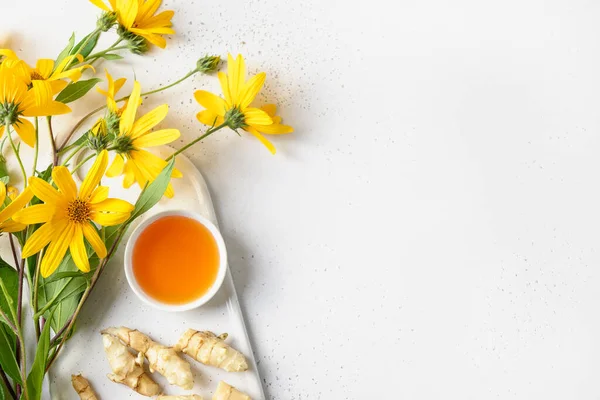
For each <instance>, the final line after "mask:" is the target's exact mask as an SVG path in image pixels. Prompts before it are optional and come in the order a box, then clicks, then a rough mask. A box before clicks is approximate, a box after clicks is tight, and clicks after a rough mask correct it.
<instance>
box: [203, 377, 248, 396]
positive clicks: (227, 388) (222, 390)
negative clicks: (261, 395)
mask: <svg viewBox="0 0 600 400" xmlns="http://www.w3.org/2000/svg"><path fill="white" fill-rule="evenodd" d="M212 400H252V399H251V398H250V396H248V395H247V394H245V393H242V392H240V391H239V390H237V389H236V388H234V387H233V386H231V385H228V384H227V383H225V382H223V381H221V382H219V385H218V386H217V391H216V392H215V394H214V395H213V398H212Z"/></svg>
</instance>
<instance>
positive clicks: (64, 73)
mask: <svg viewBox="0 0 600 400" xmlns="http://www.w3.org/2000/svg"><path fill="white" fill-rule="evenodd" d="M0 55H2V56H4V57H5V59H4V61H3V64H4V63H5V65H6V66H12V67H14V68H15V69H16V71H17V73H18V74H20V75H21V76H22V77H23V80H24V81H25V83H26V84H27V85H28V86H30V85H31V81H35V80H38V81H48V82H50V86H51V87H52V91H53V93H58V92H60V91H61V90H63V89H64V88H65V86H67V84H68V82H67V81H66V80H65V79H68V80H70V81H71V82H77V81H78V80H79V79H80V78H81V74H82V73H83V71H84V70H85V69H87V68H91V69H92V71H95V70H94V67H92V66H91V65H81V66H78V67H71V64H72V63H73V61H75V60H77V61H78V62H79V63H81V62H82V61H83V57H82V56H81V55H80V54H77V55H72V56H67V57H65V58H64V59H63V60H62V61H61V62H60V63H59V64H58V65H55V63H54V60H51V59H46V58H41V59H39V60H37V63H36V65H35V67H33V68H32V67H30V66H29V65H27V63H25V62H24V61H22V60H20V59H19V58H18V57H17V55H16V54H15V53H14V52H13V51H12V50H9V49H0Z"/></svg>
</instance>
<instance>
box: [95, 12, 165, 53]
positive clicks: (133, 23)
mask: <svg viewBox="0 0 600 400" xmlns="http://www.w3.org/2000/svg"><path fill="white" fill-rule="evenodd" d="M90 2H91V3H92V4H94V5H95V6H97V7H100V8H101V9H102V10H104V11H106V12H116V13H117V20H118V21H119V25H121V26H122V27H123V28H124V29H126V30H127V31H129V32H131V33H133V34H134V35H137V36H141V37H143V38H144V39H146V40H147V41H149V42H150V43H152V44H155V45H157V46H158V47H160V48H162V49H164V48H165V47H166V46H167V41H166V40H165V38H163V37H162V36H161V35H169V34H174V33H175V31H174V30H173V28H171V26H172V25H173V24H172V23H171V19H172V18H173V15H174V14H175V12H174V11H171V10H168V11H163V12H161V13H160V14H156V15H154V14H155V13H156V11H157V10H158V7H160V4H161V3H162V0H108V2H109V5H110V7H109V6H108V5H106V3H104V0H90Z"/></svg>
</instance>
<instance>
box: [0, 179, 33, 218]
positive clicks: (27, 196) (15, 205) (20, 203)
mask: <svg viewBox="0 0 600 400" xmlns="http://www.w3.org/2000/svg"><path fill="white" fill-rule="evenodd" d="M32 198H33V193H32V191H31V189H30V188H29V187H27V188H26V189H25V190H23V193H21V194H20V195H19V196H17V198H16V199H14V200H13V201H12V202H10V204H9V205H7V206H6V207H4V209H3V210H2V211H0V222H4V221H6V220H7V219H9V218H10V217H12V216H13V215H14V214H15V213H16V212H17V211H19V210H20V209H22V208H23V207H25V205H26V204H27V203H29V202H30V201H31V199H32Z"/></svg>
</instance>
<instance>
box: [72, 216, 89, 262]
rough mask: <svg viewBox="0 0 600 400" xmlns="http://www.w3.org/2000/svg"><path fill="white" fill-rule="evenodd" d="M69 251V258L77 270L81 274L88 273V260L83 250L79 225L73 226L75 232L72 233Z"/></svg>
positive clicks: (83, 244)
mask: <svg viewBox="0 0 600 400" xmlns="http://www.w3.org/2000/svg"><path fill="white" fill-rule="evenodd" d="M69 250H70V251H71V257H72V258H73V262H75V265H76V266H77V268H79V270H80V271H82V272H90V261H89V260H88V255H87V251H86V250H85V243H84V242H83V231H82V228H81V225H80V224H76V225H75V232H74V233H73V239H71V243H70V245H69Z"/></svg>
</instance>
